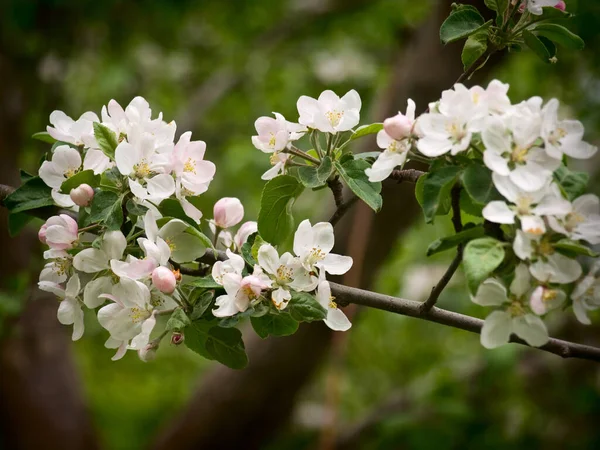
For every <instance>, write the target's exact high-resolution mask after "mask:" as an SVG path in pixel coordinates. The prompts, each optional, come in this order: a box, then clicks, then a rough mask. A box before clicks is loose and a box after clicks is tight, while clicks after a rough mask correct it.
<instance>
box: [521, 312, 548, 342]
mask: <svg viewBox="0 0 600 450" xmlns="http://www.w3.org/2000/svg"><path fill="white" fill-rule="evenodd" d="M513 331H514V333H515V334H516V335H517V336H519V337H520V338H521V339H523V340H524V341H525V342H527V343H528V344H529V345H531V346H533V347H541V346H542V345H544V344H545V343H547V342H548V339H549V338H548V329H547V328H546V324H544V321H543V320H542V319H540V318H539V317H538V316H535V315H533V314H525V315H524V316H521V317H515V318H514V319H513Z"/></svg>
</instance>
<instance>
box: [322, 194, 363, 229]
mask: <svg viewBox="0 0 600 450" xmlns="http://www.w3.org/2000/svg"><path fill="white" fill-rule="evenodd" d="M357 200H358V197H357V196H356V195H355V196H353V197H352V198H350V199H349V200H348V201H346V202H344V203H342V204H341V205H340V206H339V207H338V208H337V209H336V210H335V212H334V213H333V215H332V216H331V217H330V218H329V223H330V224H331V225H333V226H334V227H335V226H336V224H337V223H338V222H339V221H340V220H341V218H342V217H344V214H346V213H347V212H348V210H349V209H350V208H352V205H354V204H355V203H356V201H357Z"/></svg>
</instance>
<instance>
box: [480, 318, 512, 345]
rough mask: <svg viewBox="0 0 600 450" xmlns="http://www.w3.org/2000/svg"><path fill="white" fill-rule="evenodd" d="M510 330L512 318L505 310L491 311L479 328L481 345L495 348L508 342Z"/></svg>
mask: <svg viewBox="0 0 600 450" xmlns="http://www.w3.org/2000/svg"><path fill="white" fill-rule="evenodd" d="M511 331H512V318H511V316H510V314H508V313H507V312H506V311H494V312H492V313H491V314H490V315H489V316H487V318H486V319H485V322H484V323H483V327H482V328H481V345H483V346H484V347H485V348H489V349H492V348H497V347H501V346H503V345H505V344H508V339H509V338H510V333H511Z"/></svg>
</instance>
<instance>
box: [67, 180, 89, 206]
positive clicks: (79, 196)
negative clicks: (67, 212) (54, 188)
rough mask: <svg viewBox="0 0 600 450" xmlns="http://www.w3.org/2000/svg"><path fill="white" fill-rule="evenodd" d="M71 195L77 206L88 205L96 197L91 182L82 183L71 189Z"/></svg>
mask: <svg viewBox="0 0 600 450" xmlns="http://www.w3.org/2000/svg"><path fill="white" fill-rule="evenodd" d="M70 197H71V200H73V203H75V204H76V205H77V206H88V205H89V204H90V203H92V199H93V198H94V189H93V188H92V187H91V186H90V185H89V184H85V183H84V184H80V185H79V186H77V187H76V188H75V189H71V193H70Z"/></svg>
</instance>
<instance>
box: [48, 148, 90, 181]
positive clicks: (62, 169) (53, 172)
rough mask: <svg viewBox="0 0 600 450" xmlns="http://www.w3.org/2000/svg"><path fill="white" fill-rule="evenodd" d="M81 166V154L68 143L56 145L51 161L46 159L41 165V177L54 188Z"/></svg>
mask: <svg viewBox="0 0 600 450" xmlns="http://www.w3.org/2000/svg"><path fill="white" fill-rule="evenodd" d="M80 168H81V154H80V153H79V151H77V150H75V149H74V148H72V147H69V146H68V145H60V146H58V147H56V149H55V150H54V152H53V153H52V159H51V160H50V161H44V162H43V163H42V165H41V167H40V170H39V175H40V178H41V179H42V180H43V181H44V183H46V184H47V185H48V186H50V187H51V188H53V189H60V186H61V185H62V184H63V183H64V182H65V181H66V180H68V179H69V178H70V177H72V176H73V175H75V174H76V173H77V172H79V170H80Z"/></svg>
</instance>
